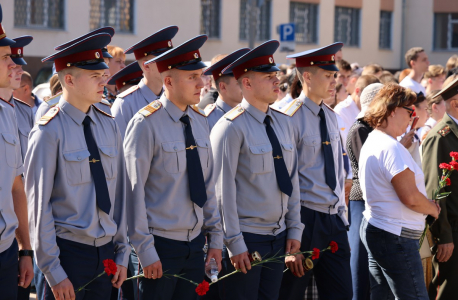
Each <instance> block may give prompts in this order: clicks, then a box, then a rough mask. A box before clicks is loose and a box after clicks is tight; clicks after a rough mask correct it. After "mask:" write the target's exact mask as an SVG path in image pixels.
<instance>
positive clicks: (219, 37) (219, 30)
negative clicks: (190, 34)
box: [200, 0, 223, 40]
mask: <svg viewBox="0 0 458 300" xmlns="http://www.w3.org/2000/svg"><path fill="white" fill-rule="evenodd" d="M203 1H210V2H211V1H219V4H218V7H219V10H218V20H219V22H218V37H216V36H210V35H209V34H207V33H206V32H204V33H202V27H201V28H200V33H201V34H205V35H207V36H208V39H209V40H221V35H222V26H221V25H222V24H221V23H222V22H221V21H222V12H221V11H222V2H223V1H222V0H200V17H201V20H200V21H201V22H202V18H203V15H202V10H203V7H202V5H203V4H202V2H203ZM200 25H201V26H202V24H200ZM210 27H211V24H210Z"/></svg>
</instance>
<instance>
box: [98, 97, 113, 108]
mask: <svg viewBox="0 0 458 300" xmlns="http://www.w3.org/2000/svg"><path fill="white" fill-rule="evenodd" d="M100 103H102V104H105V105H107V106H109V107H111V103H110V102H109V101H108V100H107V99H102V101H100Z"/></svg>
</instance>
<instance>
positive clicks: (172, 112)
mask: <svg viewBox="0 0 458 300" xmlns="http://www.w3.org/2000/svg"><path fill="white" fill-rule="evenodd" d="M159 101H160V102H161V103H162V105H163V106H164V109H165V110H166V111H167V113H168V114H169V116H170V117H171V118H172V120H173V121H174V122H175V123H178V122H180V118H181V117H182V116H184V115H188V116H189V117H190V118H191V119H194V117H193V116H192V114H190V113H189V112H190V111H191V110H192V109H190V108H189V106H188V107H187V108H186V110H185V111H184V112H183V111H181V109H179V108H178V106H176V105H175V104H174V103H173V102H172V101H170V100H169V99H167V97H166V96H165V94H164V93H163V94H162V96H161V98H160V99H159Z"/></svg>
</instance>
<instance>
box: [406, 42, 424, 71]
mask: <svg viewBox="0 0 458 300" xmlns="http://www.w3.org/2000/svg"><path fill="white" fill-rule="evenodd" d="M421 52H425V49H423V48H422V47H413V48H410V49H409V50H407V52H406V55H405V59H406V64H407V66H409V68H412V65H411V64H410V61H412V60H413V61H416V60H417V58H418V54H419V53H421Z"/></svg>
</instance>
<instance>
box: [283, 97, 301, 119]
mask: <svg viewBox="0 0 458 300" xmlns="http://www.w3.org/2000/svg"><path fill="white" fill-rule="evenodd" d="M303 104H304V102H302V101H301V100H299V99H295V100H293V101H291V103H289V104H288V105H286V106H285V107H283V108H282V109H280V110H279V111H280V112H281V113H284V114H285V115H287V116H290V117H292V116H294V114H295V113H296V112H297V111H298V110H299V108H300V107H301V106H302V105H303Z"/></svg>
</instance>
